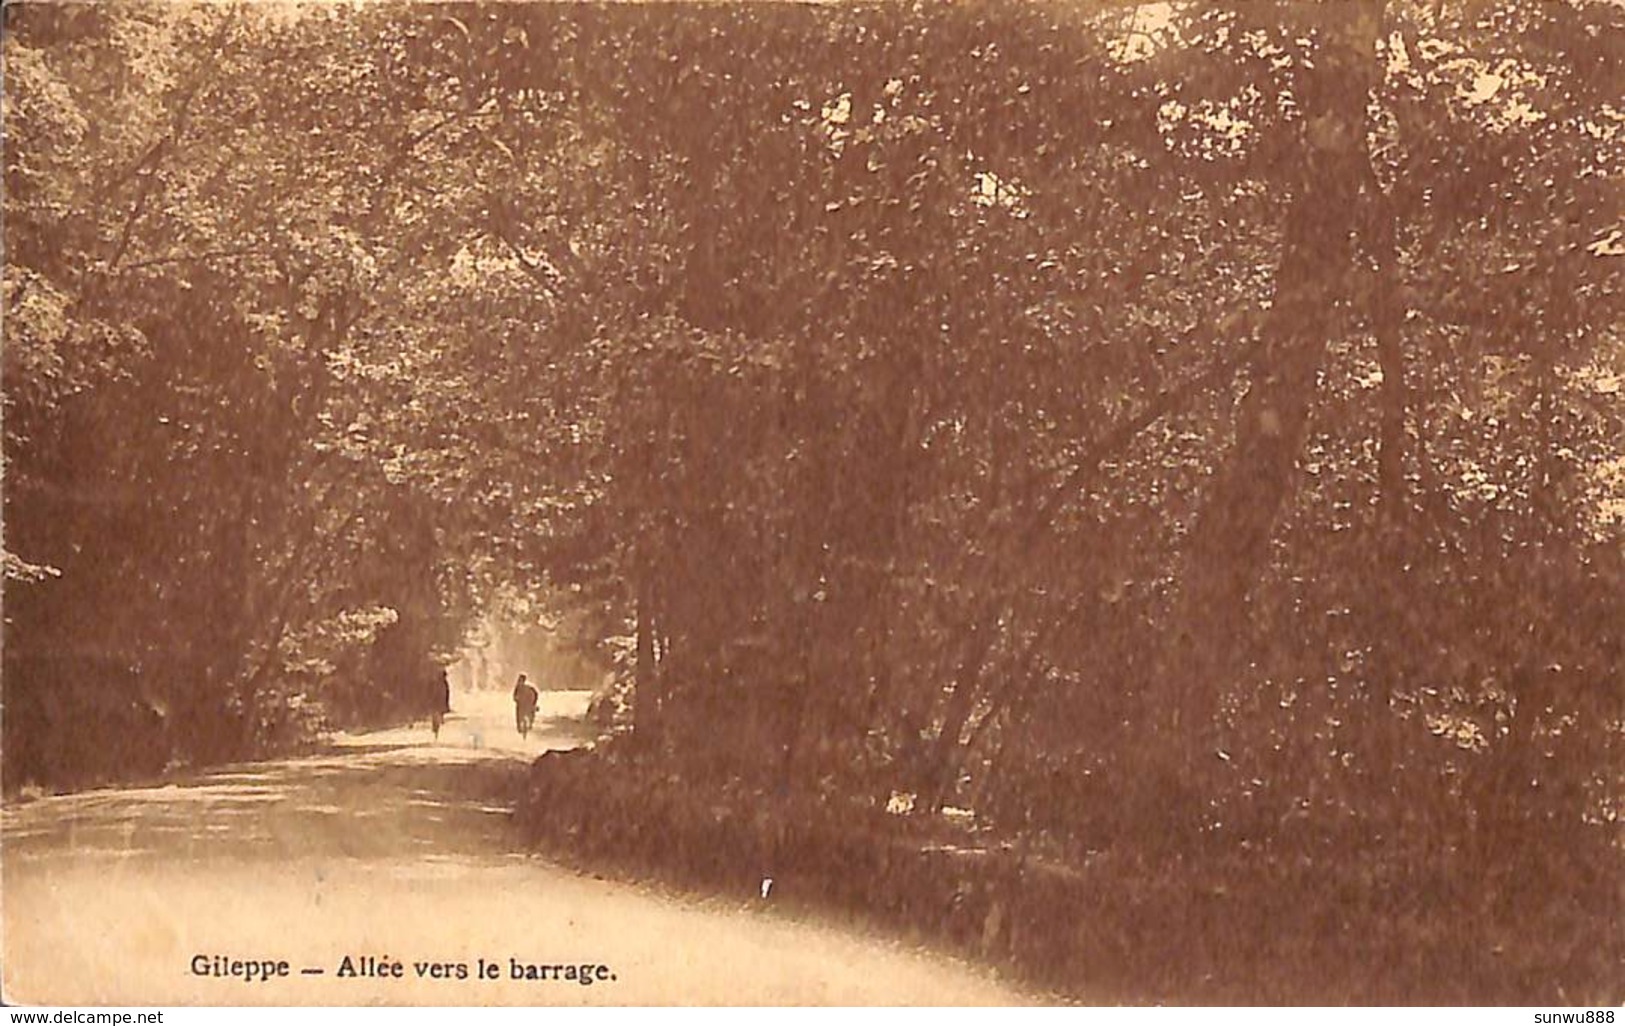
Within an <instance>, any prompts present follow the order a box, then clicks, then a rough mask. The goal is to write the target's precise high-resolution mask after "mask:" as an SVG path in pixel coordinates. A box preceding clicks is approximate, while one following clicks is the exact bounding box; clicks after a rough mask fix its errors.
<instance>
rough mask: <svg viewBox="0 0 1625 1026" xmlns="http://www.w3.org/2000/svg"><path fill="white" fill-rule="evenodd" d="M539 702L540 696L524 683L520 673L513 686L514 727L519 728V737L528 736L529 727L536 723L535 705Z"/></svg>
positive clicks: (523, 676)
mask: <svg viewBox="0 0 1625 1026" xmlns="http://www.w3.org/2000/svg"><path fill="white" fill-rule="evenodd" d="M540 700H541V695H539V694H537V692H536V689H535V688H533V687H531V686H530V685H529V684H528V683H526V681H525V675H524V674H522V673H521V674H520V675H519V680H518V681H517V682H516V683H515V684H514V686H513V717H514V726H516V727H518V728H519V736H520V737H524V736H525V735H526V734H529V733H530V728H531V725H532V724H534V723H535V722H536V703H537V702H539V701H540Z"/></svg>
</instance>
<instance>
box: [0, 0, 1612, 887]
mask: <svg viewBox="0 0 1625 1026" xmlns="http://www.w3.org/2000/svg"><path fill="white" fill-rule="evenodd" d="M6 18H7V26H6V27H7V38H6V42H5V60H6V69H5V71H6V93H5V104H6V106H5V127H6V133H7V140H8V145H7V156H6V167H5V189H6V195H5V243H6V247H5V248H6V255H5V261H6V262H5V366H4V371H5V402H6V406H5V459H6V496H5V525H6V542H5V551H6V572H7V589H6V599H7V601H6V624H5V654H4V658H5V665H4V680H5V711H6V717H5V726H6V735H5V753H6V772H7V775H8V778H9V780H10V781H11V782H12V783H17V782H19V781H26V780H30V779H38V780H42V781H46V782H62V781H68V780H71V779H74V778H75V777H94V776H99V775H101V776H104V775H108V774H118V773H121V772H122V773H128V772H131V771H133V770H134V769H135V768H138V767H140V766H147V767H156V766H158V765H161V764H162V763H163V762H164V761H166V760H167V759H169V758H180V759H194V760H209V759H218V758H223V757H227V756H231V755H237V754H242V753H245V752H249V751H253V750H256V749H258V748H263V747H265V746H268V745H274V744H277V743H283V742H286V741H287V740H289V739H291V738H294V737H297V736H301V735H302V734H304V733H307V732H308V731H310V730H312V729H316V728H318V727H319V725H320V724H321V722H323V721H326V722H337V723H348V722H357V721H360V720H366V719H368V718H377V717H380V716H383V715H386V714H387V713H388V712H389V710H391V709H397V710H398V709H399V708H400V707H401V703H402V702H403V701H405V700H406V699H407V697H408V696H410V694H411V693H412V690H411V689H412V687H413V686H414V684H413V682H414V681H416V680H419V679H420V678H421V677H422V676H423V675H424V674H425V673H427V672H428V667H429V666H430V665H431V660H432V659H433V658H436V657H444V656H445V655H446V654H448V653H449V652H450V651H452V650H453V649H455V647H456V646H457V645H458V643H459V642H460V640H461V638H462V636H463V632H464V631H466V630H467V629H468V628H469V627H470V625H471V624H472V623H473V622H474V620H475V618H476V617H477V616H479V615H480V614H482V613H483V612H485V611H487V610H488V609H489V607H490V606H491V604H492V603H493V602H495V601H496V600H497V597H498V596H501V595H512V594H514V593H515V589H517V590H518V592H519V593H524V592H525V591H527V590H533V591H535V592H537V593H541V589H542V588H544V587H545V588H546V589H547V594H549V595H560V596H568V597H569V602H570V604H571V606H570V608H569V609H568V610H567V611H566V612H568V614H569V615H570V617H571V618H572V619H571V622H572V623H575V624H578V625H584V626H583V629H584V630H587V631H588V632H589V633H590V635H591V636H592V637H591V640H593V641H595V642H597V643H599V644H601V645H602V646H603V648H604V649H605V650H606V652H610V653H612V654H613V655H614V657H615V658H616V659H618V660H619V663H620V665H621V667H622V670H623V679H622V684H623V686H622V691H621V694H620V695H619V698H620V699H621V703H622V707H623V711H624V719H625V724H626V725H627V726H628V727H629V729H630V734H629V735H628V738H627V739H626V741H625V744H626V745H629V746H630V747H631V748H632V749H635V750H636V752H637V753H638V755H637V757H638V758H639V759H654V760H661V761H663V762H665V763H667V764H669V765H671V766H674V767H680V770H681V772H682V773H683V774H684V775H686V776H688V777H690V778H692V779H693V780H695V781H703V780H708V779H709V780H713V781H722V780H729V781H733V782H735V783H737V782H739V781H748V782H752V784H753V785H754V786H760V787H762V788H767V789H773V790H775V791H777V792H778V793H780V794H787V793H794V794H796V795H797V796H798V800H799V798H806V797H808V796H813V797H816V798H818V799H819V800H830V801H840V802H857V803H859V804H863V805H866V806H868V807H870V808H887V807H890V808H892V809H893V811H900V810H912V812H913V813H914V814H915V815H919V816H931V815H935V814H936V813H937V812H938V811H939V810H941V809H943V808H944V807H950V806H951V807H954V808H956V809H965V810H969V812H970V813H971V814H972V815H973V816H974V818H975V822H976V823H978V824H980V825H982V826H984V827H986V828H988V829H992V830H995V831H1000V832H1002V833H1004V834H1006V835H1011V836H1021V837H1023V838H1025V839H1026V840H1027V841H1028V842H1030V843H1033V844H1038V845H1040V846H1043V847H1045V848H1046V850H1052V851H1054V852H1057V853H1062V854H1067V853H1070V854H1072V855H1077V854H1079V853H1082V852H1087V851H1093V850H1100V849H1104V848H1108V847H1112V846H1114V845H1124V844H1130V845H1134V846H1136V848H1138V849H1139V850H1144V851H1153V852H1156V851H1183V852H1191V851H1195V850H1198V849H1201V850H1206V849H1207V848H1213V849H1215V850H1220V851H1224V852H1230V853H1234V852H1237V851H1252V852H1265V853H1274V854H1273V855H1270V856H1269V857H1275V856H1276V855H1279V856H1281V857H1285V855H1286V853H1302V852H1317V851H1333V850H1335V851H1337V852H1339V853H1341V854H1342V855H1344V856H1347V855H1349V854H1350V853H1372V854H1373V855H1377V854H1380V855H1383V856H1385V857H1391V858H1395V859H1401V860H1403V859H1406V858H1417V859H1423V858H1429V857H1436V856H1438V855H1439V853H1440V852H1447V853H1451V857H1458V858H1460V859H1462V860H1464V861H1462V862H1461V863H1460V866H1461V867H1462V868H1463V871H1464V872H1472V873H1475V874H1484V875H1486V876H1487V878H1493V879H1495V880H1497V881H1501V883H1502V884H1503V886H1502V889H1501V890H1500V891H1499V892H1498V893H1500V894H1501V895H1503V897H1502V898H1500V899H1497V900H1504V901H1505V902H1508V903H1512V904H1514V905H1516V906H1517V908H1516V911H1517V913H1518V914H1520V915H1528V916H1537V915H1547V914H1550V915H1552V916H1560V915H1561V914H1562V913H1563V912H1564V911H1565V910H1568V911H1573V910H1574V908H1575V907H1577V906H1576V904H1574V903H1582V904H1583V903H1584V902H1587V901H1590V900H1591V898H1592V897H1594V896H1595V895H1597V894H1606V895H1611V897H1609V898H1608V899H1607V901H1606V902H1605V907H1604V908H1603V909H1602V910H1601V911H1602V912H1604V913H1606V912H1607V911H1608V910H1609V909H1610V908H1611V909H1612V910H1613V911H1615V912H1617V910H1618V905H1617V902H1618V891H1617V889H1610V888H1608V887H1607V886H1600V887H1599V886H1597V885H1599V884H1600V882H1601V881H1603V880H1606V879H1607V877H1608V874H1609V873H1613V872H1617V866H1618V863H1617V859H1618V851H1617V848H1616V847H1613V846H1614V845H1615V844H1616V843H1617V817H1618V800H1619V797H1620V793H1621V785H1622V782H1625V780H1622V777H1625V774H1622V764H1621V759H1620V754H1619V745H1620V740H1621V738H1620V734H1621V705H1620V701H1621V694H1622V691H1621V688H1622V683H1625V682H1622V680H1621V667H1622V666H1625V653H1622V649H1621V641H1622V636H1625V561H1622V556H1625V548H1622V545H1621V542H1622V534H1621V525H1622V518H1625V422H1622V413H1625V409H1622V407H1621V404H1620V402H1619V393H1620V376H1621V374H1622V373H1625V367H1622V362H1625V348H1622V344H1621V339H1620V336H1619V324H1620V323H1621V318H1620V312H1621V311H1620V301H1619V300H1620V294H1619V288H1620V274H1621V266H1622V264H1621V258H1622V256H1625V222H1622V221H1621V220H1620V206H1619V201H1620V191H1619V182H1620V175H1621V173H1622V171H1625V168H1622V160H1625V112H1622V111H1621V109H1620V107H1619V104H1618V84H1619V76H1618V73H1617V71H1616V70H1615V69H1614V67H1613V66H1612V65H1611V63H1610V57H1611V56H1614V55H1617V48H1618V46H1619V44H1620V40H1621V30H1622V28H1625V25H1622V22H1625V11H1622V10H1621V8H1620V7H1619V6H1618V5H1616V4H1611V3H1606V2H1586V0H1571V2H1549V0H1493V2H1490V0H1486V2H1462V0H1445V2H1435V0H1426V2H1420V0H1418V2H1411V0H1357V2H1356V0H1351V2H1348V3H1337V4H1303V3H1284V2H1283V3H1248V4H1225V3H1218V2H1185V3H1177V4H1143V5H1133V4H1098V5H1089V4H1081V5H1070V6H1055V5H1036V6H1017V5H983V4H969V5H951V6H950V5H936V4H912V5H904V4H882V5H867V4H856V5H845V6H821V5H820V6H800V5H791V4H785V5H756V4H737V5H694V6H685V7H681V8H672V7H667V6H661V5H628V6H618V5H617V6H609V7H600V6H589V5H578V6H569V5H563V6H561V5H550V4H537V5H495V4H493V5H479V6H446V5H357V6H343V5H335V6H325V5H323V6H306V7H279V6H263V5H261V6H252V7H247V8H231V7H223V6H218V5H207V6H188V5H180V4H162V5H158V4H152V5H148V4H138V3H119V4H112V5H98V6H94V7H92V6H77V5H75V6H66V5H28V6H13V7H8V8H7V13H6ZM730 786H732V785H730ZM1537 837H1538V838H1541V839H1542V844H1541V846H1539V847H1536V846H1534V845H1532V844H1531V843H1530V842H1531V839H1533V838H1537ZM1599 874H1600V876H1599ZM1582 880H1589V881H1591V885H1588V886H1580V885H1579V884H1578V883H1576V881H1582ZM1515 881H1522V883H1521V884H1520V883H1516V882H1515ZM1560 883H1561V886H1559V884H1560ZM1571 885H1573V886H1571ZM1565 903H1569V904H1565ZM1537 906H1538V907H1537ZM1591 908H1592V911H1593V912H1595V911H1597V909H1596V907H1595V905H1592V906H1591Z"/></svg>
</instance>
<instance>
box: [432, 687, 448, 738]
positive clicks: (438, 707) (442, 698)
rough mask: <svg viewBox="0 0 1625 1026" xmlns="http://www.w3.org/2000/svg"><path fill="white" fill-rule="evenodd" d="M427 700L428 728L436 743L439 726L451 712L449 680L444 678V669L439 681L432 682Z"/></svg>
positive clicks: (438, 736) (438, 735)
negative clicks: (431, 731)
mask: <svg viewBox="0 0 1625 1026" xmlns="http://www.w3.org/2000/svg"><path fill="white" fill-rule="evenodd" d="M429 699H430V700H429V726H430V728H431V729H433V731H434V738H435V740H436V741H438V740H440V725H441V724H442V723H444V722H445V721H446V714H447V713H449V712H451V678H450V677H448V676H446V671H445V670H444V669H442V670H441V671H440V679H439V680H437V681H435V682H434V686H433V688H432V689H431V691H430V696H429Z"/></svg>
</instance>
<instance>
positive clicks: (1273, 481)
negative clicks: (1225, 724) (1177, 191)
mask: <svg viewBox="0 0 1625 1026" xmlns="http://www.w3.org/2000/svg"><path fill="white" fill-rule="evenodd" d="M1382 9H1383V2H1382V0H1360V2H1358V3H1347V4H1336V5H1326V6H1325V7H1324V8H1321V10H1322V11H1323V12H1324V13H1323V17H1324V19H1325V24H1324V26H1323V29H1324V30H1325V31H1324V38H1325V39H1326V40H1327V41H1326V43H1325V45H1324V46H1323V48H1322V50H1321V52H1320V54H1319V55H1318V56H1317V62H1316V66H1315V67H1314V68H1313V69H1306V70H1305V71H1304V73H1303V77H1302V78H1301V79H1300V80H1299V81H1298V82H1297V83H1296V87H1297V88H1296V92H1297V95H1298V99H1299V102H1300V105H1301V109H1302V111H1303V115H1302V137H1301V146H1300V149H1299V153H1300V157H1299V160H1298V164H1297V167H1296V168H1295V169H1294V173H1293V175H1292V179H1291V186H1292V188H1293V190H1294V191H1293V197H1292V202H1291V206H1290V208H1289V210H1288V212H1287V215H1286V223H1285V226H1284V229H1283V239H1282V245H1281V256H1280V265H1279V270H1278V271H1277V273H1276V290H1275V296H1274V303H1273V305H1272V307H1271V312H1270V317H1269V319H1268V320H1267V321H1266V322H1265V324H1264V326H1263V329H1262V332H1261V335H1262V337H1261V338H1260V340H1259V342H1258V344H1257V347H1256V348H1255V350H1254V352H1253V354H1252V357H1251V360H1250V367H1249V369H1250V374H1251V379H1252V385H1251V387H1250V388H1249V389H1248V391H1247V394H1246V396H1245V397H1244V398H1243V399H1242V401H1241V406H1240V410H1239V411H1238V415H1237V422H1236V438H1235V443H1234V445H1233V446H1232V447H1231V449H1230V451H1229V454H1228V455H1227V457H1226V458H1225V460H1224V462H1223V463H1222V464H1221V465H1220V467H1219V468H1218V471H1217V472H1216V474H1215V480H1214V483H1213V486H1212V489H1211V491H1210V492H1209V494H1208V497H1207V501H1206V504H1205V506H1204V508H1203V509H1202V511H1201V514H1200V516H1199V518H1198V520H1197V523H1196V526H1195V528H1194V530H1193V531H1192V535H1191V539H1190V544H1189V548H1188V549H1187V555H1186V570H1185V587H1184V592H1183V596H1182V599H1181V602H1180V606H1179V619H1178V621H1177V622H1178V623H1179V625H1180V628H1181V631H1182V634H1181V637H1180V639H1179V642H1180V643H1179V644H1176V645H1175V646H1174V648H1173V652H1172V655H1173V657H1174V658H1172V659H1171V660H1170V661H1169V663H1168V664H1167V666H1166V667H1165V669H1164V672H1163V673H1162V674H1161V678H1162V679H1161V683H1160V686H1159V687H1158V688H1157V691H1156V693H1155V694H1154V696H1153V701H1155V702H1157V703H1158V704H1159V705H1160V706H1161V708H1159V709H1157V710H1155V711H1154V716H1155V718H1156V719H1157V720H1159V721H1160V722H1161V723H1162V724H1163V726H1164V729H1165V730H1167V731H1168V733H1169V735H1170V736H1169V739H1168V740H1169V742H1170V743H1169V744H1167V745H1165V746H1164V750H1165V751H1167V752H1168V753H1169V754H1170V756H1172V757H1174V758H1175V759H1176V760H1182V761H1183V763H1184V766H1183V772H1182V773H1181V774H1180V775H1182V776H1185V777H1187V778H1188V776H1189V773H1188V771H1189V769H1190V767H1191V765H1192V762H1191V760H1193V759H1194V758H1196V756H1197V753H1198V751H1200V750H1201V749H1202V748H1204V747H1205V745H1204V738H1205V737H1206V735H1207V734H1208V732H1209V731H1210V729H1211V727H1212V726H1213V724H1214V722H1215V720H1216V718H1217V715H1218V711H1219V707H1220V700H1221V698H1222V694H1223V688H1224V686H1225V682H1226V681H1227V679H1228V678H1229V677H1230V676H1231V674H1232V673H1233V671H1234V670H1235V669H1236V668H1237V666H1238V665H1239V662H1240V659H1241V656H1242V655H1243V653H1244V652H1245V646H1246V643H1247V640H1248V638H1249V636H1250V634H1251V631H1252V623H1251V615H1250V610H1249V600H1250V599H1251V597H1252V592H1253V589H1254V586H1255V585H1256V583H1257V581H1258V579H1259V577H1260V576H1261V575H1262V573H1263V572H1264V571H1265V569H1266V568H1267V566H1268V564H1269V546H1270V540H1271V537H1272V535H1273V533H1274V530H1275V526H1276V523H1277V521H1278V520H1279V519H1280V516H1281V514H1282V512H1283V510H1285V509H1286V507H1287V506H1288V500H1289V499H1290V498H1291V496H1292V494H1293V492H1294V490H1295V487H1296V484H1297V482H1296V480H1295V471H1296V467H1297V456H1298V452H1299V450H1300V449H1301V447H1302V445H1303V442H1304V437H1305V434H1306V429H1307V426H1308V421H1309V415H1310V411H1311V409H1312V406H1313V401H1314V396H1315V388H1316V384H1317V379H1318V376H1319V372H1320V369H1321V366H1322V363H1323V361H1324V358H1325V354H1326V349H1327V344H1328V342H1329V340H1330V337H1331V335H1332V333H1333V332H1334V331H1336V330H1338V328H1339V324H1340V321H1341V318H1340V316H1339V315H1338V313H1337V312H1336V305H1337V303H1338V301H1339V300H1340V299H1344V298H1345V297H1346V296H1347V292H1346V289H1345V285H1346V282H1347V281H1348V279H1349V277H1350V276H1351V273H1352V272H1353V257H1354V249H1353V245H1352V241H1353V237H1354V234H1355V231H1356V228H1357V220H1356V217H1357V213H1358V211H1359V210H1360V205H1359V203H1358V198H1359V193H1360V190H1361V187H1362V185H1363V184H1364V183H1366V182H1367V181H1369V180H1370V178H1371V176H1370V172H1369V156H1368V153H1367V147H1366V145H1365V138H1366V128H1365V108H1366V102H1367V99H1368V96H1369V92H1370V87H1371V85H1372V84H1373V83H1374V82H1375V81H1376V77H1377V68H1378V65H1377V61H1376V55H1375V45H1376V40H1377V36H1378V32H1379V29H1380V26H1381V23H1382ZM1390 451H1392V450H1390Z"/></svg>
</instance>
